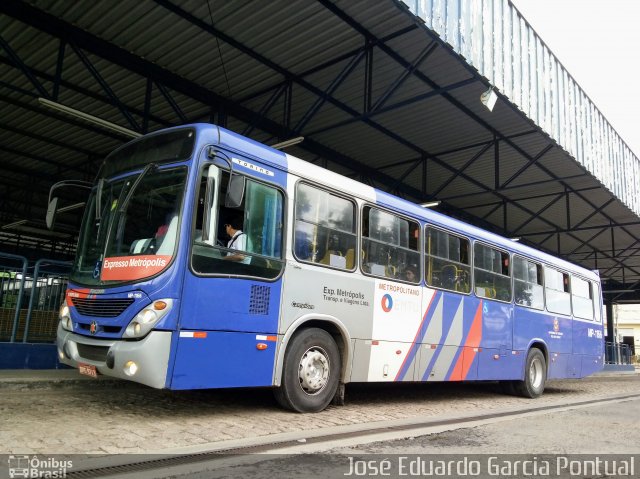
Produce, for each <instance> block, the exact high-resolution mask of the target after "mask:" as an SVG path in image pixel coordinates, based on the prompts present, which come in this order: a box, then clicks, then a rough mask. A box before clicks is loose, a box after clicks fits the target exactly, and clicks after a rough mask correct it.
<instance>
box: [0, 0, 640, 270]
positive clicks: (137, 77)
mask: <svg viewBox="0 0 640 479" xmlns="http://www.w3.org/2000/svg"><path fill="white" fill-rule="evenodd" d="M408 3H409V6H410V8H411V9H412V10H411V11H408V10H407V9H406V8H405V7H404V6H403V4H401V3H399V2H396V1H394V0H384V1H378V2H370V1H366V0H359V1H353V2H335V3H334V2H331V1H329V0H319V1H316V2H308V1H297V2H291V1H285V0H277V1H272V2H252V1H244V0H242V1H240V0H235V1H225V2H221V1H209V2H202V1H200V0H188V1H183V2H170V1H169V0H156V1H151V0H145V1H140V2H134V3H127V2H120V3H114V2H90V1H88V0H85V1H79V2H73V3H69V2H67V1H65V0H49V1H37V2H36V1H29V2H20V1H18V0H6V1H5V2H2V4H0V32H2V33H1V35H2V39H3V40H4V42H5V43H6V45H8V46H9V49H10V50H11V51H13V53H14V54H15V55H16V56H17V58H19V61H20V62H21V63H22V64H24V65H26V67H27V68H28V70H29V72H30V73H31V74H32V78H29V75H27V73H28V72H25V71H24V70H23V69H22V68H21V67H20V65H19V63H17V62H16V61H15V58H14V57H12V55H11V54H10V51H9V50H8V49H6V48H4V49H2V48H0V79H1V81H0V108H1V110H0V113H1V116H2V118H1V119H0V169H1V170H2V175H0V192H2V194H5V195H13V197H15V198H16V204H21V203H19V202H20V201H22V202H23V203H22V204H24V208H23V209H22V210H21V209H20V208H16V207H15V205H14V206H13V207H12V208H11V209H4V210H1V211H0V238H2V234H3V232H2V229H1V228H2V226H1V225H3V224H7V223H10V222H12V221H15V220H17V219H22V217H23V215H24V214H26V212H27V211H30V213H29V214H30V215H32V217H30V218H29V221H30V225H31V226H34V225H41V224H42V220H43V217H44V206H45V205H44V203H43V202H42V200H41V199H38V200H37V201H40V202H41V203H36V202H35V201H36V200H35V199H32V200H29V198H27V196H28V195H26V190H27V188H28V185H33V181H32V179H30V178H29V177H28V175H27V174H25V172H29V171H33V172H36V173H38V174H40V177H37V178H36V180H35V181H36V188H35V189H36V190H37V191H38V193H37V194H39V195H40V196H42V192H43V191H44V192H46V189H47V188H48V186H49V185H50V184H51V183H53V182H54V181H56V180H59V179H62V178H69V177H76V178H86V179H90V178H91V176H92V174H94V173H95V167H96V165H97V164H98V162H99V159H100V158H101V157H102V156H104V155H105V154H106V153H107V152H108V151H110V150H112V149H113V148H115V147H117V146H118V145H120V144H121V143H122V141H124V140H126V138H125V137H124V136H122V135H121V134H118V133H114V132H109V131H106V130H104V129H101V128H100V127H96V126H94V125H89V124H87V123H83V122H82V121H80V120H77V119H72V118H70V117H65V116H64V115H63V114H60V113H54V112H52V111H50V110H48V109H47V108H45V107H43V106H42V105H40V104H39V103H38V100H37V98H38V97H39V96H43V93H42V92H41V91H39V87H38V86H36V85H34V83H33V82H32V79H33V78H35V79H36V81H37V82H38V83H39V84H40V85H41V88H44V90H45V93H46V95H47V96H49V97H51V98H52V99H54V100H55V101H58V102H60V103H62V104H64V105H67V106H69V107H72V108H75V109H77V110H80V111H83V112H87V113H90V114H92V115H95V116H97V117H99V118H102V119H104V120H107V121H110V122H113V123H115V124H118V125H120V126H123V127H125V128H129V129H142V128H143V125H144V124H145V123H146V124H147V125H148V126H147V128H148V130H151V131H153V130H157V129H159V128H162V127H165V126H170V125H175V124H179V123H182V122H183V121H187V122H188V121H209V120H210V119H213V120H214V121H218V122H221V123H224V124H226V126H227V127H228V128H230V129H232V130H234V131H238V132H243V131H246V132H247V133H248V134H249V135H250V136H251V137H252V138H254V139H256V140H258V141H263V142H267V143H274V142H275V141H277V140H279V139H286V137H289V136H298V135H302V136H305V138H306V140H305V142H303V143H302V144H300V145H297V146H296V147H294V148H292V149H290V150H289V151H290V152H291V153H293V154H297V155H298V156H301V157H303V158H305V159H308V160H310V161H314V162H316V164H320V165H322V164H327V166H328V167H329V168H330V169H332V170H334V171H337V172H340V173H342V174H347V175H350V176H353V177H356V178H363V179H364V180H365V181H366V182H367V183H368V184H371V185H374V186H376V187H379V188H381V189H385V190H393V191H394V192H395V193H397V194H399V195H401V196H403V197H405V198H408V199H410V200H413V201H416V202H420V201H425V200H428V199H432V197H433V196H436V197H437V198H438V199H441V200H443V203H442V205H441V209H442V210H443V211H445V212H448V213H449V214H452V215H456V216H460V217H463V218H465V219H467V220H472V221H474V222H476V223H478V224H480V225H483V226H485V227H489V228H492V229H494V230H496V231H499V232H502V233H503V234H511V233H518V235H519V236H522V238H523V241H527V240H528V241H529V242H531V243H534V244H535V243H539V246H541V247H543V248H546V249H548V250H550V251H551V252H555V253H559V254H563V255H567V257H568V258H569V259H572V258H574V256H575V255H576V254H577V252H580V254H583V250H584V249H586V250H587V251H591V252H592V253H594V254H592V255H591V256H587V255H585V254H583V255H582V256H581V257H579V258H578V260H579V261H581V264H583V265H585V266H587V267H595V265H596V257H597V264H598V267H600V268H601V271H602V273H603V275H604V276H610V277H611V278H614V279H621V278H622V270H621V269H620V267H619V266H620V260H618V259H617V258H613V259H611V260H608V259H607V258H608V256H607V255H609V256H610V255H612V254H613V252H615V253H617V254H619V255H620V257H622V258H626V259H625V260H624V261H625V264H628V265H630V266H629V267H627V268H626V269H625V270H624V275H625V281H629V280H634V279H638V280H640V267H636V266H634V263H633V262H634V261H636V257H635V256H633V255H632V256H629V255H628V253H629V252H630V251H636V250H635V249H634V248H635V246H636V244H637V243H639V240H638V239H639V238H640V236H639V233H640V220H639V219H638V212H640V200H639V199H638V196H639V195H638V181H637V178H638V174H640V171H639V170H640V167H639V166H638V161H637V159H636V158H635V157H633V155H630V154H629V153H630V152H628V148H626V146H625V145H624V143H623V142H622V141H621V140H620V139H619V138H617V136H616V135H615V132H614V131H613V130H612V129H611V128H610V127H609V126H608V124H607V123H606V121H605V120H604V118H603V117H602V116H601V115H600V114H599V112H598V111H597V110H596V109H595V107H593V105H592V104H591V103H590V102H589V101H588V98H586V96H585V95H584V94H583V93H582V92H581V91H580V89H579V87H578V86H577V85H576V84H575V82H574V81H573V80H572V79H571V78H570V76H569V75H568V74H567V72H566V71H564V69H563V68H562V66H561V65H560V64H559V63H557V60H555V58H554V57H553V55H551V53H550V52H548V49H546V47H545V46H544V44H543V43H542V42H541V41H540V39H539V38H537V36H536V35H535V32H533V31H532V30H531V28H530V27H529V26H528V25H527V24H526V22H525V21H524V20H523V19H522V18H521V16H520V15H519V14H518V13H517V11H515V9H514V8H513V6H512V5H511V4H510V3H509V2H508V1H506V0H493V1H491V0H482V1H480V0H479V1H474V2H471V1H468V0H464V1H462V2H459V1H458V0H455V1H453V0H452V1H449V0H437V1H436V0H433V1H431V0H420V1H411V2H408ZM209 7H210V8H211V14H210V11H209ZM411 12H413V13H411ZM414 14H417V15H418V16H420V17H422V19H423V20H424V22H423V21H421V20H420V19H419V18H417V17H416V16H415V15H414ZM505 15H506V16H507V17H508V18H502V16H505ZM489 19H491V20H489ZM425 23H426V26H425ZM427 27H429V28H427ZM443 40H444V41H443ZM445 42H448V43H445ZM61 46H62V47H64V57H63V62H62V69H61V70H60V73H61V81H60V83H59V85H58V89H59V93H58V96H57V97H55V98H53V96H54V95H53V91H54V85H55V84H56V72H57V71H58V54H59V51H60V48H61ZM516 47H517V48H516ZM530 52H531V53H532V54H529V53H530ZM523 53H526V54H523ZM463 57H464V58H463ZM465 59H466V60H465ZM489 84H493V85H494V86H496V87H497V88H498V90H499V92H500V93H501V95H502V96H501V100H500V101H498V103H497V105H496V107H495V108H494V110H493V111H492V112H489V111H488V110H487V109H486V108H485V107H484V106H483V105H482V103H481V102H480V101H479V97H480V94H481V93H482V92H483V91H485V90H486V89H487V87H488V85H489ZM367 85H370V87H371V88H370V89H368V88H367ZM148 88H150V95H149V96H148V97H147V91H148ZM509 100H511V102H509ZM146 108H148V112H147V113H148V115H146V113H145V110H146ZM2 148H4V149H2ZM496 166H497V167H498V169H497V170H496ZM20 168H22V170H21V169H20ZM12 169H13V170H12ZM36 176H37V175H36ZM47 176H49V178H50V180H49V181H47ZM603 185H604V186H603ZM21 192H25V195H24V196H25V199H20V198H18V197H19V196H21V195H20V194H19V193H21ZM567 204H568V205H569V208H570V215H567ZM605 204H606V206H605V207H604V208H603V207H602V205H605ZM505 219H506V223H505ZM567 222H569V223H567ZM618 222H619V223H621V224H622V223H624V226H621V227H620V228H622V229H621V230H620V231H621V232H620V233H618V230H617V229H616V230H615V232H614V243H615V244H614V246H613V247H612V245H611V231H612V226H611V225H613V226H615V225H616V224H617V223H618ZM67 227H68V230H71V231H73V229H74V228H77V224H76V225H73V224H69V225H67ZM572 228H575V230H572ZM11 232H15V231H14V230H11ZM8 233H9V232H5V234H8ZM14 240H15V238H14V239H12V241H14ZM585 242H586V245H585V244H584V243H585ZM558 248H560V249H558ZM574 250H575V251H574ZM574 259H575V258H574ZM603 265H604V266H603Z"/></svg>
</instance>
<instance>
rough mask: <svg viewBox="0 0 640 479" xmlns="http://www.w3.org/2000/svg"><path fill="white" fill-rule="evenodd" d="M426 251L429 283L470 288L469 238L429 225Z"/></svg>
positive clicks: (454, 287)
mask: <svg viewBox="0 0 640 479" xmlns="http://www.w3.org/2000/svg"><path fill="white" fill-rule="evenodd" d="M425 251H426V255H425V262H426V265H425V267H426V272H427V273H426V275H427V284H428V285H429V286H434V287H436V288H442V289H448V290H450V291H457V292H459V293H465V294H466V293H469V292H470V291H471V284H470V278H471V272H470V270H471V266H470V265H469V240H468V239H466V238H462V237H461V236H457V235H454V234H451V233H447V232H446V231H442V230H439V229H436V228H433V227H431V226H428V227H427V235H426V240H425Z"/></svg>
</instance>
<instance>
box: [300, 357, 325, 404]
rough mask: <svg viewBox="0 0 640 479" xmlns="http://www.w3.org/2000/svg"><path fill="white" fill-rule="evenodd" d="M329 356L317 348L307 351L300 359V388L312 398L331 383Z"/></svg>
mask: <svg viewBox="0 0 640 479" xmlns="http://www.w3.org/2000/svg"><path fill="white" fill-rule="evenodd" d="M329 366H330V364H329V355H328V354H327V352H326V351H325V350H324V349H322V348H320V347H317V346H314V347H311V348H309V349H307V350H306V351H305V353H304V354H303V355H302V358H300V366H299V367H298V378H299V379H300V387H301V388H302V390H303V391H304V392H305V393H306V394H309V395H310V396H312V395H314V394H318V393H319V392H320V391H322V390H323V389H324V388H325V387H326V385H327V384H328V382H329Z"/></svg>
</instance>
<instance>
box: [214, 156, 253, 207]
mask: <svg viewBox="0 0 640 479" xmlns="http://www.w3.org/2000/svg"><path fill="white" fill-rule="evenodd" d="M208 155H209V158H210V159H214V158H220V159H221V160H223V161H224V162H225V163H227V165H229V184H228V185H227V194H226V195H225V198H224V206H225V207H227V208H239V207H240V206H241V205H242V199H243V198H244V186H245V178H244V176H242V175H238V174H234V172H233V161H232V160H231V159H230V158H229V157H228V156H227V155H226V154H224V153H223V152H222V151H220V150H216V149H214V148H213V147H210V148H209V151H208Z"/></svg>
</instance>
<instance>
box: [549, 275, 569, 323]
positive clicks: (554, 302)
mask: <svg viewBox="0 0 640 479" xmlns="http://www.w3.org/2000/svg"><path fill="white" fill-rule="evenodd" d="M544 289H545V298H546V302H547V310H549V312H551V313H558V314H566V315H570V314H571V294H570V293H569V274H568V273H564V272H561V271H558V270H555V269H552V268H545V269H544Z"/></svg>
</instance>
